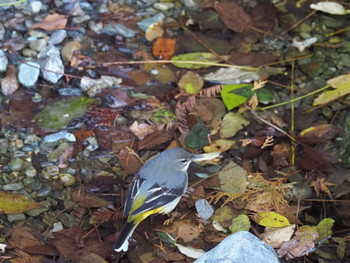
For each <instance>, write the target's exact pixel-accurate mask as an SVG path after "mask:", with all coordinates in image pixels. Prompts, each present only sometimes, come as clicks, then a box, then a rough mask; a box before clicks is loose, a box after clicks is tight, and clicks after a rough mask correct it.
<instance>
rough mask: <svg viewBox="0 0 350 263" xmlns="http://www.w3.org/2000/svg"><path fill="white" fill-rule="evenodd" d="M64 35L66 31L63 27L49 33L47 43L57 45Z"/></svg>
mask: <svg viewBox="0 0 350 263" xmlns="http://www.w3.org/2000/svg"><path fill="white" fill-rule="evenodd" d="M66 37H67V31H66V30H64V29H60V30H57V31H56V32H54V33H53V34H52V35H51V37H50V39H49V41H48V43H49V44H51V45H57V44H59V43H61V42H62V41H63V40H64V39H65V38H66Z"/></svg>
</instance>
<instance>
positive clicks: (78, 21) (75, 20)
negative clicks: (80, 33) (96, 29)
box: [72, 15, 91, 25]
mask: <svg viewBox="0 0 350 263" xmlns="http://www.w3.org/2000/svg"><path fill="white" fill-rule="evenodd" d="M90 19H91V17H90V16H89V15H83V16H75V17H73V19H72V23H73V25H77V24H81V23H83V22H85V21H88V20H90Z"/></svg>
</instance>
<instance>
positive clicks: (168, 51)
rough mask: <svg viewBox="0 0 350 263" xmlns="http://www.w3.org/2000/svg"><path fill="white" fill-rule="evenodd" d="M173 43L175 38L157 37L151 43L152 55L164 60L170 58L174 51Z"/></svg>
mask: <svg viewBox="0 0 350 263" xmlns="http://www.w3.org/2000/svg"><path fill="white" fill-rule="evenodd" d="M175 44H176V41H175V39H172V38H161V37H160V38H157V40H156V41H154V43H153V48H152V52H153V56H155V57H157V58H160V59H164V60H168V59H170V58H171V57H172V56H173V55H174V53H175Z"/></svg>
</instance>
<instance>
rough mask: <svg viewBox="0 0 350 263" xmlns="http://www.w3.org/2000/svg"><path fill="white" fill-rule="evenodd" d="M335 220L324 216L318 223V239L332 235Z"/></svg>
mask: <svg viewBox="0 0 350 263" xmlns="http://www.w3.org/2000/svg"><path fill="white" fill-rule="evenodd" d="M334 222H335V221H334V219H332V218H324V219H322V221H321V222H320V223H318V225H317V231H318V240H322V239H325V238H328V237H329V236H330V235H332V227H333V225H334Z"/></svg>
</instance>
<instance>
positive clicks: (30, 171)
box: [24, 166, 38, 177]
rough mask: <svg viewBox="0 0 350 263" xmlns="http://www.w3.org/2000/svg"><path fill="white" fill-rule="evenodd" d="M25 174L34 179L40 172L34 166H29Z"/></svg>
mask: <svg viewBox="0 0 350 263" xmlns="http://www.w3.org/2000/svg"><path fill="white" fill-rule="evenodd" d="M24 174H25V175H26V176H28V177H34V176H36V175H37V174H38V172H37V170H36V169H35V168H34V167H33V166H29V167H27V168H26V169H25V170H24Z"/></svg>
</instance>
